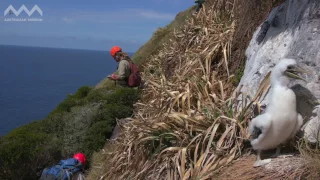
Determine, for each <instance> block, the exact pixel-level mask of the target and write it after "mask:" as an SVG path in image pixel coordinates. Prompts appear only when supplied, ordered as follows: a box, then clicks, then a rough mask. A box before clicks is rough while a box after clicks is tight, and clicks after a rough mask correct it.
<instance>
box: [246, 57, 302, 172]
mask: <svg viewBox="0 0 320 180" xmlns="http://www.w3.org/2000/svg"><path fill="white" fill-rule="evenodd" d="M298 72H300V73H302V72H305V71H304V70H303V69H301V68H299V67H298V66H297V63H296V61H295V60H294V59H282V60H281V61H280V62H279V63H278V64H277V65H276V66H275V67H274V68H273V69H272V71H271V79H270V83H271V89H270V96H269V105H268V106H267V108H266V110H265V113H263V114H261V115H259V116H257V117H255V118H254V119H253V120H252V121H251V123H250V125H249V131H250V134H251V137H252V139H251V145H252V147H253V149H254V150H257V160H256V162H255V163H254V166H255V167H256V166H261V165H264V164H266V163H268V162H270V161H271V159H266V160H261V157H260V154H261V150H267V149H273V148H277V151H276V154H275V155H273V156H275V157H277V156H278V155H279V154H280V147H279V145H280V144H282V143H284V142H286V141H287V140H289V139H291V138H293V137H294V136H295V134H296V133H297V132H298V131H299V129H300V128H301V126H302V123H303V119H302V116H301V115H300V114H299V113H298V112H297V110H296V95H295V94H294V92H293V90H292V89H290V88H289V87H288V85H289V82H290V78H295V79H301V80H304V81H306V80H305V79H303V78H302V77H300V76H298V75H297V73H298Z"/></svg>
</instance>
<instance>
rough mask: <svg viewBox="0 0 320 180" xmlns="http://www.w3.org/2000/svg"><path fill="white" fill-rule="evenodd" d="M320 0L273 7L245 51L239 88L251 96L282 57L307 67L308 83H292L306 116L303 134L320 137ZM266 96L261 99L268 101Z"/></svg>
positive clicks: (289, 0)
mask: <svg viewBox="0 0 320 180" xmlns="http://www.w3.org/2000/svg"><path fill="white" fill-rule="evenodd" d="M319 48H320V1H319V0H287V1H286V2H285V3H283V4H282V5H280V6H278V7H276V8H274V9H273V10H272V11H271V13H270V14H269V16H268V17H267V19H266V20H265V22H264V23H263V24H262V25H261V26H260V27H259V28H258V29H257V30H256V32H255V33H254V35H253V38H252V40H251V42H250V45H249V47H248V49H247V51H246V57H247V61H246V66H245V71H244V75H243V77H242V79H241V81H240V84H239V87H240V86H241V85H243V86H244V87H243V90H242V91H249V92H250V93H251V94H252V95H254V94H255V93H256V91H257V89H258V87H259V85H260V82H261V81H262V80H263V78H264V77H265V75H266V74H267V73H268V72H269V71H270V70H271V69H272V68H273V67H274V65H275V64H276V63H278V62H279V60H280V59H282V58H293V59H295V60H297V62H298V63H299V65H300V66H301V67H302V68H304V69H306V70H308V72H309V74H308V75H305V78H306V79H307V80H308V81H309V82H308V83H306V82H302V81H294V82H292V89H293V90H294V91H295V93H296V95H297V103H298V104H297V108H298V112H300V113H301V114H302V115H303V117H304V118H305V124H304V126H303V128H302V129H303V130H304V137H305V138H307V139H308V140H309V141H311V142H315V141H316V140H320V136H319V133H318V131H319V129H320V106H319V102H320V101H319V100H320V51H319ZM267 97H268V95H267ZM267 97H266V98H265V100H264V101H263V103H264V104H266V105H267V104H268V102H267V100H268V99H267Z"/></svg>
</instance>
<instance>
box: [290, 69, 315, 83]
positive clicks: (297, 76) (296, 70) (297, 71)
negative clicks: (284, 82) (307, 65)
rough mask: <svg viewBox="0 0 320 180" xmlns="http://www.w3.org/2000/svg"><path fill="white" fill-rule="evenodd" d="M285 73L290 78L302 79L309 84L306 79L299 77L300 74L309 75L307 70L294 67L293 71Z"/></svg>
mask: <svg viewBox="0 0 320 180" xmlns="http://www.w3.org/2000/svg"><path fill="white" fill-rule="evenodd" d="M284 73H285V74H286V75H287V76H288V77H290V78H294V79H300V80H303V81H306V82H308V81H307V80H306V79H304V78H303V77H301V76H299V75H298V74H299V73H306V74H309V73H308V72H307V71H306V70H304V69H302V68H301V67H294V68H292V69H287V70H286V71H285V72H284Z"/></svg>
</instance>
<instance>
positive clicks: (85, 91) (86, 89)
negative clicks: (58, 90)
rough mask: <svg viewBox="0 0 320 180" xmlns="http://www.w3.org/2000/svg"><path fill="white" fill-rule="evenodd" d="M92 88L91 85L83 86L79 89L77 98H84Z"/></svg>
mask: <svg viewBox="0 0 320 180" xmlns="http://www.w3.org/2000/svg"><path fill="white" fill-rule="evenodd" d="M91 90H92V88H91V87H89V86H82V87H80V88H79V89H78V91H77V92H76V94H75V95H74V97H75V98H77V99H83V98H85V97H87V96H88V94H89V92H90V91H91Z"/></svg>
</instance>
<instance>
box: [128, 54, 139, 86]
mask: <svg viewBox="0 0 320 180" xmlns="http://www.w3.org/2000/svg"><path fill="white" fill-rule="evenodd" d="M129 63H130V76H129V78H128V86H129V87H138V86H140V84H141V75H140V71H139V69H138V66H137V65H135V64H133V62H132V61H131V60H129Z"/></svg>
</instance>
